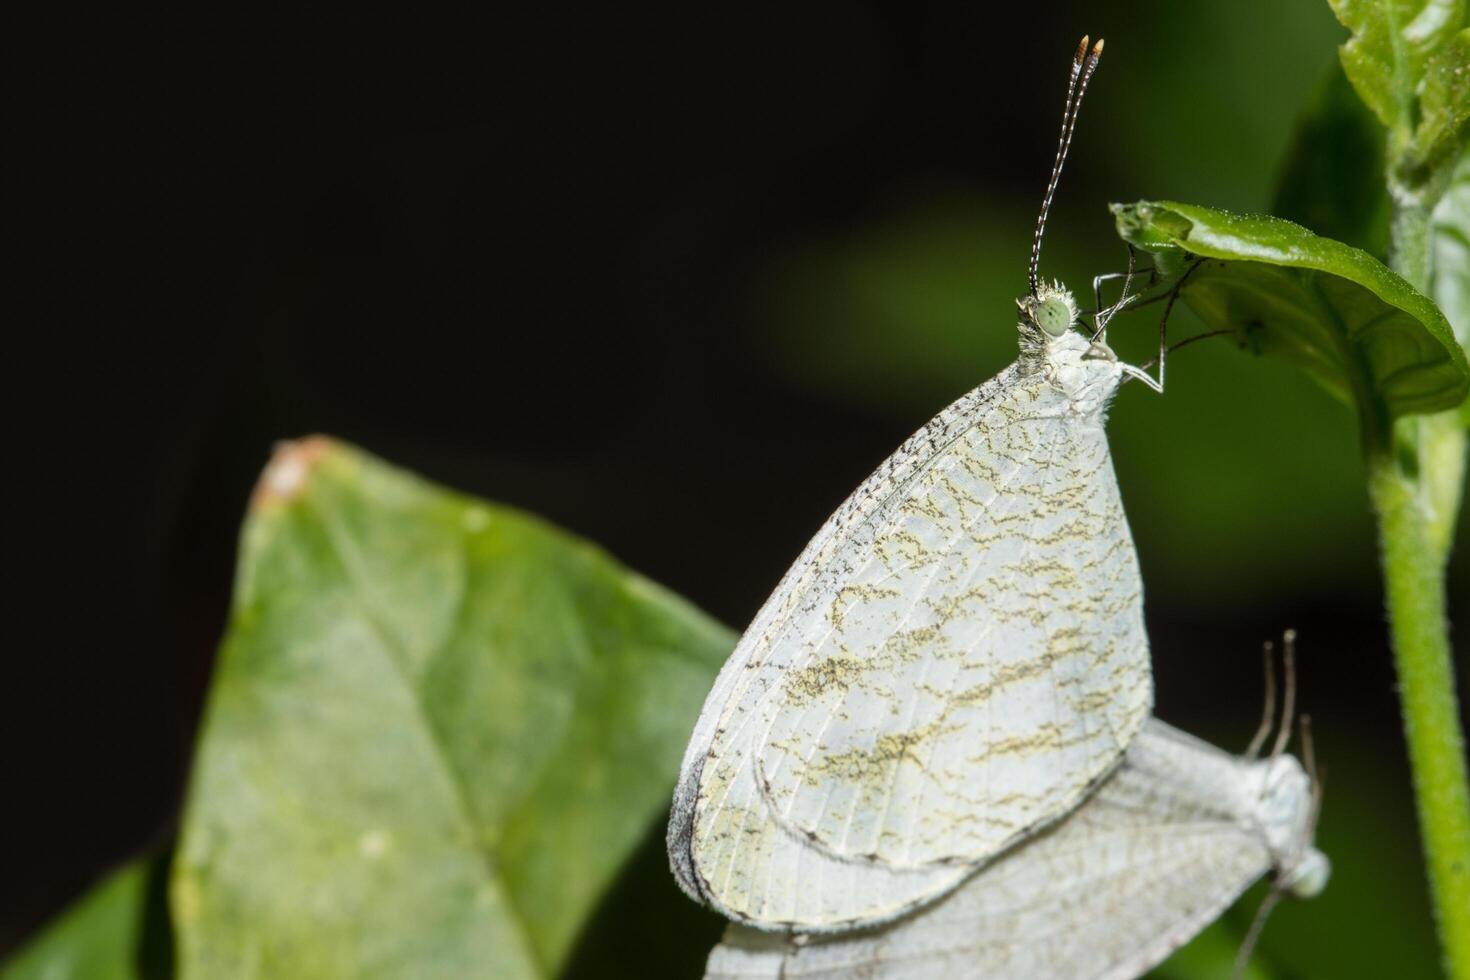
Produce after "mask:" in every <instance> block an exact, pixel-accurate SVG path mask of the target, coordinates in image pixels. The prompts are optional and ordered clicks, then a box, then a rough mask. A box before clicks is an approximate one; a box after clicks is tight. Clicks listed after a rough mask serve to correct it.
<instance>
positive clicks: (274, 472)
mask: <svg viewBox="0 0 1470 980" xmlns="http://www.w3.org/2000/svg"><path fill="white" fill-rule="evenodd" d="M336 446H337V444H336V443H335V442H334V441H332V440H331V439H329V438H327V437H326V436H306V437H304V438H301V439H294V440H291V441H289V442H279V443H277V444H276V451H275V453H274V454H272V455H271V461H270V462H269V463H267V464H266V467H265V470H264V471H263V472H262V473H261V474H260V479H259V480H258V481H256V484H255V492H254V493H252V494H251V496H250V509H251V510H264V509H265V508H268V507H279V506H282V505H284V504H289V503H290V502H291V501H293V500H295V499H296V498H297V497H300V496H301V494H302V493H303V492H305V490H306V486H307V484H308V483H309V482H310V480H311V473H312V470H314V469H315V468H316V465H317V463H318V462H320V461H321V459H322V458H323V457H324V456H326V455H327V454H328V453H330V452H332V451H333V450H334V449H335V448H336Z"/></svg>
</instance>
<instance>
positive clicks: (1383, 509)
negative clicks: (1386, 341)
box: [1368, 194, 1470, 980]
mask: <svg viewBox="0 0 1470 980" xmlns="http://www.w3.org/2000/svg"><path fill="white" fill-rule="evenodd" d="M1394 197H1395V207H1394V219H1393V266H1394V268H1395V269H1396V270H1397V271H1398V272H1399V274H1400V275H1402V276H1403V277H1404V278H1405V279H1407V280H1409V282H1411V283H1413V285H1414V286H1415V287H1416V288H1417V289H1419V290H1420V291H1421V292H1424V293H1426V294H1428V293H1430V285H1431V283H1430V279H1431V275H1432V270H1431V268H1430V261H1431V259H1430V255H1431V252H1430V219H1429V211H1430V209H1429V207H1427V206H1426V205H1425V203H1424V201H1423V198H1422V197H1421V198H1418V199H1415V197H1414V196H1411V195H1403V194H1395V195H1394ZM1388 442H1389V443H1390V445H1381V444H1380V445H1378V446H1373V447H1370V450H1369V477H1368V490H1369V494H1370V495H1371V496H1372V499H1373V506H1374V508H1375V510H1376V511H1377V515H1378V531H1379V539H1380V547H1381V555H1380V560H1381V561H1382V564H1383V577H1384V589H1385V593H1386V595H1387V600H1388V616H1389V630H1390V636H1391V639H1392V643H1393V652H1394V661H1395V667H1396V670H1397V673H1398V681H1399V702H1400V704H1401V706H1402V709H1403V716H1404V737H1405V740H1406V741H1407V743H1408V749H1409V765H1410V768H1411V770H1412V774H1413V782H1414V794H1415V798H1416V803H1417V805H1418V811H1419V832H1420V838H1421V842H1422V845H1423V848H1424V858H1425V865H1426V867H1427V869H1428V873H1429V885H1430V894H1431V898H1432V899H1433V903H1434V910H1435V919H1436V922H1437V924H1438V926H1439V936H1440V946H1441V949H1442V952H1443V962H1444V968H1445V972H1446V974H1447V975H1448V976H1450V977H1453V978H1456V980H1470V781H1467V778H1466V771H1465V738H1464V735H1463V734H1462V732H1461V730H1460V715H1459V707H1458V704H1457V698H1456V694H1455V673H1454V666H1453V660H1452V659H1451V657H1452V655H1451V650H1450V640H1449V620H1448V618H1447V616H1446V612H1445V594H1446V591H1445V589H1446V585H1445V564H1446V558H1447V556H1448V551H1449V542H1450V540H1451V537H1452V534H1453V529H1454V520H1455V509H1456V504H1457V502H1458V499H1459V491H1460V485H1461V482H1462V481H1463V474H1464V455H1465V454H1464V448H1465V431H1464V429H1463V427H1462V426H1461V425H1460V423H1459V420H1458V418H1457V417H1456V414H1455V413H1447V416H1446V417H1444V418H1441V417H1431V418H1427V419H1422V420H1418V419H1411V420H1400V421H1399V423H1398V424H1397V425H1396V426H1395V431H1394V433H1393V434H1392V435H1390V437H1389V440H1388Z"/></svg>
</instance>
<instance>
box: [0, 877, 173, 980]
mask: <svg viewBox="0 0 1470 980" xmlns="http://www.w3.org/2000/svg"><path fill="white" fill-rule="evenodd" d="M167 871H168V862H167V859H166V858H155V859H153V860H144V861H135V862H133V863H132V864H129V865H127V866H125V867H123V868H121V869H120V870H118V871H115V872H113V873H112V874H111V875H109V876H108V877H107V878H105V879H103V880H102V881H101V882H100V883H98V884H97V885H96V886H95V887H93V888H92V890H91V891H89V892H88V893H87V894H86V895H84V896H82V897H81V898H80V899H78V900H77V901H76V902H75V903H74V904H73V905H72V906H71V907H70V908H68V909H67V910H66V911H64V912H62V913H61V914H60V915H59V916H57V917H56V918H55V919H54V920H53V921H52V922H51V923H49V924H48V925H47V926H46V928H45V929H43V930H42V931H41V932H40V934H38V935H37V936H36V937H35V938H33V939H32V940H31V941H30V942H29V943H27V944H26V946H25V947H24V948H22V949H21V950H20V951H19V952H18V953H16V954H15V956H14V957H12V958H11V960H10V961H9V962H8V963H6V964H5V968H4V969H3V970H0V980H155V978H158V980H161V978H164V977H169V976H172V975H173V963H172V958H173V949H172V945H171V942H172V941H171V939H170V937H169V934H168V910H167V908H166V907H165V903H164V901H163V888H162V885H163V882H164V880H165V877H166V875H167Z"/></svg>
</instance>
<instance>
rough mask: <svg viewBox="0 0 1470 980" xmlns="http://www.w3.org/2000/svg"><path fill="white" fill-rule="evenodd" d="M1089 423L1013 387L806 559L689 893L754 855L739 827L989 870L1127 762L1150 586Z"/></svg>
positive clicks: (716, 706)
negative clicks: (765, 814)
mask: <svg viewBox="0 0 1470 980" xmlns="http://www.w3.org/2000/svg"><path fill="white" fill-rule="evenodd" d="M1072 409H1073V406H1071V405H1069V403H1068V402H1067V400H1066V399H1065V397H1064V396H1063V395H1062V394H1061V393H1060V392H1059V391H1058V390H1056V389H1055V388H1053V387H1051V386H1050V385H1049V384H1047V383H1045V382H1044V381H1043V380H1042V379H1041V378H1040V377H1039V376H1031V377H1029V378H1028V377H1025V376H1023V375H1021V374H1020V372H1019V370H1018V369H1017V368H1015V367H1012V368H1010V369H1008V370H1007V371H1006V372H1003V373H1002V374H1001V375H1000V376H998V377H997V378H995V379H994V380H992V381H991V382H989V383H987V384H986V385H984V386H982V387H981V388H979V389H976V391H974V392H971V393H970V394H969V395H967V396H966V397H965V398H962V399H961V400H960V401H959V402H956V403H955V404H954V405H952V406H950V408H948V409H946V410H945V412H943V413H941V415H940V416H938V417H937V418H936V419H934V420H933V421H932V422H931V423H929V425H927V426H925V428H924V429H922V430H920V432H919V433H918V434H916V435H915V436H914V437H913V438H912V439H911V440H910V441H909V442H908V443H906V444H905V445H904V446H903V447H901V448H900V450H899V451H898V452H897V453H895V454H894V456H893V457H892V458H890V460H889V461H888V462H886V463H885V464H884V465H883V466H882V467H880V468H879V470H878V471H877V472H876V473H875V474H874V475H873V476H872V477H870V478H869V480H868V481H867V482H865V483H864V484H863V486H862V487H859V489H858V490H857V491H856V492H855V493H854V494H853V495H852V497H851V498H849V500H848V501H847V502H846V503H845V504H844V505H843V507H842V508H840V509H839V510H838V512H837V514H835V515H834V516H833V518H832V519H831V520H830V521H829V522H828V524H827V525H826V526H825V527H824V528H823V530H822V531H821V532H820V533H819V534H818V535H817V537H816V538H815V539H814V540H813V541H812V543H811V544H810V545H808V547H807V549H806V551H804V552H803V554H802V556H801V558H800V559H798V561H797V563H796V565H795V566H793V568H792V570H791V571H790V572H789V573H788V575H787V577H786V579H785V580H783V582H782V584H781V586H780V587H779V588H778V589H777V591H776V593H775V594H774V595H773V596H772V597H771V599H770V600H769V601H768V603H767V604H766V606H765V607H764V608H763V609H762V611H761V613H760V614H759V615H758V616H757V618H756V621H755V623H754V624H753V625H752V627H751V629H750V630H749V631H747V633H746V635H745V637H744V638H743V639H742V641H741V643H740V645H739V647H737V650H736V652H735V654H734V655H732V658H731V661H730V662H729V663H728V664H727V665H726V668H725V670H724V671H723V672H722V673H721V676H720V678H719V681H718V682H717V683H716V685H715V688H714V690H713V691H712V692H711V695H710V698H709V699H708V700H707V702H706V705H705V711H704V714H703V715H702V717H701V721H700V724H699V726H697V728H696V731H695V737H694V739H693V740H692V741H691V746H690V752H689V754H687V755H686V760H685V762H686V765H685V772H684V775H683V778H682V779H681V785H680V790H679V792H678V794H677V795H676V802H675V812H674V817H673V820H672V821H671V826H670V843H671V856H672V857H673V863H674V865H675V871H676V874H679V876H680V878H681V881H684V883H685V884H686V886H691V885H692V886H693V887H692V888H691V890H692V891H696V892H699V893H704V894H708V893H709V892H710V891H711V889H712V888H713V889H715V890H718V888H719V885H718V883H711V882H710V881H709V880H707V879H704V880H701V881H699V882H697V883H696V882H693V880H692V879H693V875H694V874H695V873H696V872H697V870H698V868H699V866H701V865H702V864H712V865H719V864H721V863H722V862H723V861H724V858H723V856H722V852H723V851H724V850H726V849H728V848H731V847H744V846H747V842H746V841H742V840H739V839H736V838H732V837H730V836H729V831H730V828H731V826H732V824H731V822H730V820H729V819H728V818H727V817H726V816H725V815H722V811H723V810H726V809H728V810H732V811H735V812H747V811H748V812H758V811H759V810H760V808H761V807H762V806H764V807H767V808H768V809H769V811H770V813H771V814H772V815H773V817H774V819H775V820H776V821H777V822H778V823H780V824H781V825H782V826H783V827H784V828H785V829H787V830H788V831H790V832H792V833H794V834H796V835H798V836H800V837H803V838H805V839H806V840H807V841H808V842H809V843H810V845H811V846H813V847H815V848H818V849H820V850H822V851H823V852H824V853H826V854H828V855H830V856H833V857H836V858H840V859H847V860H861V861H868V862H871V863H875V864H880V865H882V866H884V867H888V868H894V869H911V868H923V867H927V866H931V865H937V864H946V863H952V864H974V863H978V862H980V861H984V860H986V859H988V858H989V857H991V856H993V855H994V854H996V853H998V852H999V851H1000V850H1002V849H1004V848H1005V847H1006V846H1008V845H1009V844H1010V843H1012V842H1014V841H1015V840H1017V839H1019V838H1020V837H1023V836H1024V835H1025V834H1027V833H1029V832H1032V831H1034V830H1035V829H1036V828H1038V827H1040V826H1042V825H1044V824H1046V823H1048V822H1050V821H1051V820H1054V819H1056V818H1057V817H1059V816H1061V815H1062V814H1064V813H1066V812H1067V811H1068V810H1070V809H1071V808H1072V807H1073V806H1075V805H1076V803H1077V802H1078V801H1079V800H1080V799H1081V798H1082V796H1083V795H1084V794H1085V793H1086V792H1087V791H1088V789H1089V788H1090V787H1091V786H1092V785H1094V784H1095V783H1096V781H1097V780H1098V779H1099V778H1101V777H1102V776H1103V775H1104V774H1106V773H1107V772H1108V771H1109V769H1111V767H1112V766H1114V765H1115V764H1116V762H1117V760H1118V758H1119V757H1120V756H1121V754H1122V752H1123V750H1124V749H1125V748H1126V747H1127V745H1128V743H1129V742H1130V741H1131V739H1132V737H1133V735H1134V733H1135V732H1136V731H1137V729H1138V727H1139V726H1140V725H1141V724H1142V722H1143V719H1144V718H1145V717H1146V715H1147V713H1148V709H1149V705H1150V700H1151V684H1150V675H1149V669H1148V660H1147V642H1146V639H1145V635H1144V632H1143V625H1142V586H1141V583H1140V581H1139V578H1138V571H1137V562H1136V557H1135V555H1134V551H1133V546H1132V541H1131V538H1130V536H1129V534H1128V529H1127V523H1126V519H1125V518H1124V515H1123V510H1122V505H1121V502H1120V500H1119V497H1118V491H1117V484H1116V481H1115V479H1114V477H1113V473H1112V465H1111V460H1110V458H1109V456H1108V452H1107V443H1106V438H1105V435H1104V433H1103V429H1102V418H1101V415H1100V413H1093V414H1091V415H1079V414H1078V413H1076V412H1075V411H1073V410H1072ZM706 746H707V748H706V749H704V756H703V758H702V759H700V758H697V757H696V756H695V753H696V751H697V750H698V749H701V748H703V747H706ZM737 825H738V826H742V827H743V826H744V825H743V824H737ZM685 847H687V855H684V854H680V853H678V852H679V851H681V850H683V849H684V848H685ZM681 865H683V867H682V868H681ZM681 872H682V873H681Z"/></svg>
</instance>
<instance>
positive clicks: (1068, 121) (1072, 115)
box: [1031, 34, 1103, 296]
mask: <svg viewBox="0 0 1470 980" xmlns="http://www.w3.org/2000/svg"><path fill="white" fill-rule="evenodd" d="M1089 40H1091V39H1090V38H1089V37H1088V36H1087V35H1086V34H1084V35H1082V40H1081V41H1080V42H1079V43H1078V45H1077V53H1076V54H1074V55H1072V78H1071V80H1070V81H1069V82H1068V83H1067V104H1066V105H1065V106H1064V107H1063V108H1062V134H1061V136H1060V137H1058V139H1057V160H1056V163H1054V164H1052V168H1051V181H1050V182H1049V183H1048V184H1047V185H1046V196H1045V197H1043V198H1042V199H1041V214H1040V215H1038V216H1037V218H1036V236H1035V237H1034V238H1033V239H1032V240H1031V295H1032V296H1035V295H1036V290H1037V287H1039V286H1040V285H1041V280H1040V278H1039V277H1038V276H1037V274H1036V270H1037V267H1038V266H1039V265H1040V264H1041V236H1042V233H1043V232H1045V231H1046V215H1047V212H1049V211H1050V210H1051V199H1052V198H1053V197H1054V196H1055V195H1056V192H1057V180H1058V179H1059V178H1060V177H1061V176H1062V164H1063V163H1065V162H1066V161H1067V150H1068V149H1070V148H1071V146H1072V128H1073V127H1074V126H1076V125H1077V110H1078V109H1080V108H1081V107H1082V96H1084V95H1086V94H1087V83H1088V81H1089V80H1091V78H1092V73H1093V72H1094V71H1096V70H1097V59H1099V58H1101V57H1102V51H1103V39H1102V38H1098V39H1097V43H1096V44H1094V45H1093V46H1092V52H1091V53H1088V50H1087V42H1088V41H1089Z"/></svg>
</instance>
